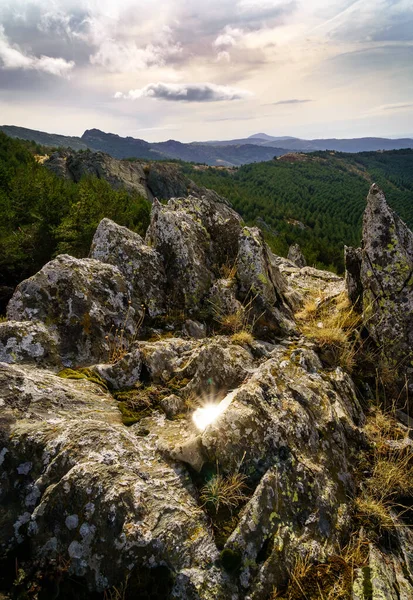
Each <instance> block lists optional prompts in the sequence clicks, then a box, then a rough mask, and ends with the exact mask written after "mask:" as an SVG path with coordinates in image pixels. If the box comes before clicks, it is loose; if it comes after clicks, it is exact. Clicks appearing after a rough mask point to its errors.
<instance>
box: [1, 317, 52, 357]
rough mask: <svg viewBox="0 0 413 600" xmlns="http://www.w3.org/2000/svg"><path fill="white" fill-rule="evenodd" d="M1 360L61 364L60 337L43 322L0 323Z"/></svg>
mask: <svg viewBox="0 0 413 600" xmlns="http://www.w3.org/2000/svg"><path fill="white" fill-rule="evenodd" d="M0 362H5V363H9V364H14V363H34V364H37V365H39V366H44V365H50V366H54V365H56V366H57V365H60V364H61V361H60V357H59V353H58V339H57V337H56V335H55V334H53V333H52V332H51V331H50V330H49V329H48V328H47V327H45V325H44V324H43V323H40V322H39V323H36V322H33V321H5V322H3V323H0Z"/></svg>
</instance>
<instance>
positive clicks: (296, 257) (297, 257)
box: [287, 244, 307, 269]
mask: <svg viewBox="0 0 413 600" xmlns="http://www.w3.org/2000/svg"><path fill="white" fill-rule="evenodd" d="M287 258H288V260H290V261H291V262H293V263H294V264H295V265H296V266H297V267H300V269H301V268H302V267H306V266H307V261H306V260H305V258H304V254H303V253H302V252H301V248H300V246H299V245H298V244H293V245H292V246H290V248H289V250H288V256H287Z"/></svg>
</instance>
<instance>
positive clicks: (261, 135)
mask: <svg viewBox="0 0 413 600" xmlns="http://www.w3.org/2000/svg"><path fill="white" fill-rule="evenodd" d="M248 139H249V140H256V139H259V140H268V141H269V142H270V141H271V140H275V139H277V138H275V137H273V136H272V135H267V134H266V133H254V135H250V136H249V137H248Z"/></svg>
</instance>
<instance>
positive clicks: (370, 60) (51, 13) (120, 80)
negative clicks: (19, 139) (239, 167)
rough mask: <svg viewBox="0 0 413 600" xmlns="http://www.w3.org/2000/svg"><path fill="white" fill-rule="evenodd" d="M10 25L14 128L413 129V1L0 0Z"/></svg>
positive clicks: (8, 100)
mask: <svg viewBox="0 0 413 600" xmlns="http://www.w3.org/2000/svg"><path fill="white" fill-rule="evenodd" d="M0 23H1V25H0V111H1V114H2V119H1V120H2V121H3V123H5V124H14V125H21V126H25V127H31V128H33V129H42V130H46V131H56V127H57V128H58V132H60V133H65V134H71V135H81V134H82V132H83V129H85V128H86V127H88V128H90V127H98V128H100V129H102V130H106V131H112V132H114V133H118V134H120V135H136V133H131V132H141V133H142V136H144V135H145V137H146V138H147V139H149V140H162V139H165V138H168V137H171V135H173V137H175V138H176V139H180V140H182V141H191V140H193V139H198V140H202V139H211V138H216V139H218V138H242V137H246V136H248V135H251V134H253V133H256V131H257V130H259V131H265V132H267V133H268V134H272V135H280V136H282V135H294V136H301V137H354V136H361V135H375V136H379V135H383V136H384V135H388V136H390V135H392V136H395V135H404V134H406V133H408V132H409V131H410V132H411V131H413V106H412V104H413V102H412V98H413V4H412V1H411V0H311V2H309V1H308V0H209V2H208V3H200V2H199V0H159V1H158V2H157V3H156V5H155V4H154V3H153V1H152V0H123V1H122V2H121V3H120V2H118V1H117V0H99V1H98V0H49V1H48V2H45V1H44V0H1V2H0ZM206 82H207V83H206ZM310 99H312V100H310ZM132 100H133V102H132ZM189 106H190V107H191V108H190V109H189V108H188V107H189ZM264 106H265V107H266V109H265V110H264V111H263V110H262V109H263V107H264ZM271 107H272V108H271ZM386 107H387V108H386ZM62 117H63V118H62ZM214 122H217V123H218V122H220V124H219V127H218V128H217V130H216V131H211V127H213V126H212V125H211V123H214ZM171 123H174V126H173V127H172V126H171V125H170V124H171ZM143 134H144V135H143Z"/></svg>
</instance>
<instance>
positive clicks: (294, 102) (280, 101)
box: [272, 98, 312, 106]
mask: <svg viewBox="0 0 413 600" xmlns="http://www.w3.org/2000/svg"><path fill="white" fill-rule="evenodd" d="M308 102H312V100H297V99H295V98H293V99H292V100H279V102H273V103H272V105H273V106H279V105H280V104H307V103H308Z"/></svg>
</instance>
